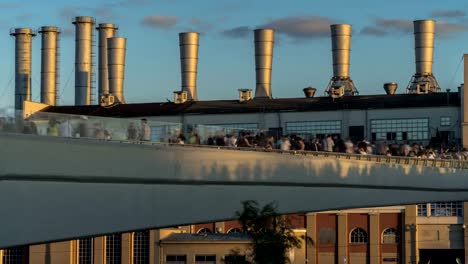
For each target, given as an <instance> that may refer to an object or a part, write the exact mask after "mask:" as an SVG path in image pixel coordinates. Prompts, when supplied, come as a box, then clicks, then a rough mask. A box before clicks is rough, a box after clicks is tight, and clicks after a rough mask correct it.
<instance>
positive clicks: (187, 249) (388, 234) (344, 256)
mask: <svg viewBox="0 0 468 264" xmlns="http://www.w3.org/2000/svg"><path fill="white" fill-rule="evenodd" d="M467 206H468V203H463V202H449V203H432V204H421V205H408V206H393V207H379V208H366V209H351V210H340V211H327V212H320V213H306V214H296V215H288V216H286V217H287V218H288V219H289V220H290V223H291V227H292V228H293V229H294V232H295V233H296V234H297V235H298V236H302V235H307V236H308V237H310V238H311V239H312V241H313V243H307V244H306V243H305V242H304V241H303V246H302V247H301V248H296V249H294V250H293V251H291V252H290V254H289V258H290V260H291V261H292V263H314V264H319V263H353V264H354V263H370V264H373V263H376V264H377V263H384V264H385V263H428V261H429V260H430V261H431V262H430V263H457V262H456V259H457V258H458V259H459V261H460V263H465V262H464V260H465V253H464V252H467V248H466V247H467V242H465V241H464V238H465V237H466V232H467V231H466V230H465V226H466V224H467V223H468V219H467V218H466V217H465V216H464V213H463V212H464V211H465V210H466V209H467ZM241 231H242V230H241V226H240V225H239V223H238V222H237V221H234V220H233V221H223V222H213V223H205V224H194V225H189V226H180V227H175V228H166V229H159V230H144V231H139V232H130V233H121V234H111V235H106V236H99V237H94V238H83V239H79V240H72V241H65V242H56V243H50V244H42V245H34V246H29V247H26V248H23V249H18V248H15V249H6V250H3V251H1V252H2V257H1V258H0V259H1V260H2V261H3V262H2V264H8V263H34V264H36V263H37V264H41V263H96V264H98V263H103V264H104V263H151V264H152V263H154V264H156V263H160V264H164V263H167V264H174V263H213V264H214V263H224V262H225V260H226V259H229V258H230V257H232V256H233V252H234V251H235V252H237V254H238V256H241V257H246V258H247V259H248V255H249V253H250V249H249V245H250V240H249V238H248V237H247V236H245V235H243V234H242V233H241Z"/></svg>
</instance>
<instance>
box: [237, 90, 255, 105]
mask: <svg viewBox="0 0 468 264" xmlns="http://www.w3.org/2000/svg"><path fill="white" fill-rule="evenodd" d="M238 91H239V102H247V101H250V100H252V89H239V90H238Z"/></svg>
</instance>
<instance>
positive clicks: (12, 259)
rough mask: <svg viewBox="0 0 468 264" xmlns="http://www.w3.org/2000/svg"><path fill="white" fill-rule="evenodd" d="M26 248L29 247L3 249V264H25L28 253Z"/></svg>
mask: <svg viewBox="0 0 468 264" xmlns="http://www.w3.org/2000/svg"><path fill="white" fill-rule="evenodd" d="M26 250H28V248H27V247H26V248H24V247H14V248H8V249H4V250H3V257H2V259H1V261H3V262H1V261H0V262H1V263H3V264H23V263H27V261H26V260H27V254H26Z"/></svg>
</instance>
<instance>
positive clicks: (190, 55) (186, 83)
mask: <svg viewBox="0 0 468 264" xmlns="http://www.w3.org/2000/svg"><path fill="white" fill-rule="evenodd" d="M199 38H200V34H199V33H197V32H183V33H179V46H180V66H181V75H182V91H186V92H187V99H188V100H193V101H197V100H198V96H197V64H198V45H199V44H198V43H199Z"/></svg>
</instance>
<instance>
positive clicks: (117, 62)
mask: <svg viewBox="0 0 468 264" xmlns="http://www.w3.org/2000/svg"><path fill="white" fill-rule="evenodd" d="M126 43H127V39H126V38H108V39H107V68H108V74H109V91H110V93H111V94H112V95H114V96H115V98H116V101H117V102H118V103H121V104H124V103H125V99H124V90H123V89H124V75H125V49H126Z"/></svg>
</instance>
